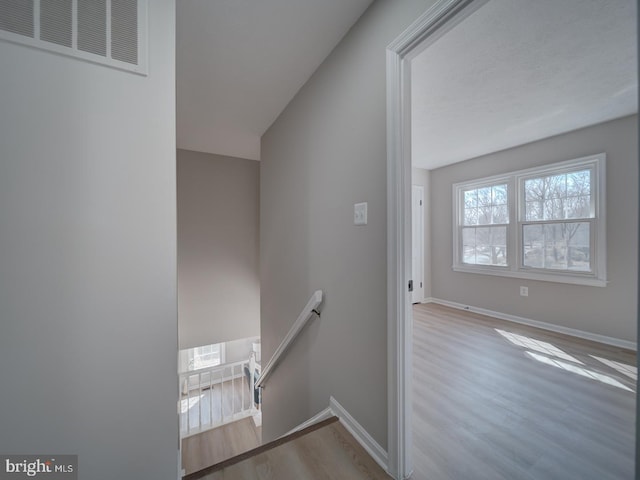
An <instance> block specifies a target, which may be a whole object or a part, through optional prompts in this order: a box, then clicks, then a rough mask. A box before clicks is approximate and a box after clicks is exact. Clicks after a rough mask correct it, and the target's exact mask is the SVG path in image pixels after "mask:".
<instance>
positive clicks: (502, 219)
mask: <svg viewBox="0 0 640 480" xmlns="http://www.w3.org/2000/svg"><path fill="white" fill-rule="evenodd" d="M507 193H508V186H507V185H506V184H499V185H490V186H486V187H482V188H476V189H473V190H465V191H464V192H463V196H464V213H463V228H462V245H463V262H464V263H468V264H473V265H500V266H506V265H507V227H506V225H507V224H508V223H509V208H508V205H507V201H508V195H507Z"/></svg>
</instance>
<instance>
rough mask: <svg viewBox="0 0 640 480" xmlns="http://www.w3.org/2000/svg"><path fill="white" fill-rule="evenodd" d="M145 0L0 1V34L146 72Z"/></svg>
mask: <svg viewBox="0 0 640 480" xmlns="http://www.w3.org/2000/svg"><path fill="white" fill-rule="evenodd" d="M147 1H148V0H0V39H2V40H8V41H10V42H14V43H21V44H26V45H29V46H32V47H37V48H40V49H44V50H49V51H53V52H56V53H62V54H65V55H70V56H73V57H77V58H81V59H83V60H88V61H91V62H95V63H101V64H105V65H108V66H111V67H115V68H119V69H123V70H128V71H132V72H135V73H142V74H146V68H147V58H146V42H147V38H146V33H147V25H146V18H147Z"/></svg>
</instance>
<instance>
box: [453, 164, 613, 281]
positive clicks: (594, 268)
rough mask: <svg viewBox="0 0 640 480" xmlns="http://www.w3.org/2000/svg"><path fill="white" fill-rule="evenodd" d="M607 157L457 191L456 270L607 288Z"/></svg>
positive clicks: (458, 186)
mask: <svg viewBox="0 0 640 480" xmlns="http://www.w3.org/2000/svg"><path fill="white" fill-rule="evenodd" d="M604 180H605V154H599V155H594V156H591V157H585V158H580V159H576V160H571V161H568V162H561V163H556V164H553V165H547V166H544V167H537V168H534V169H530V170H524V171H519V172H511V173H509V174H506V175H503V176H500V177H491V178H485V179H480V180H476V181H471V182H464V183H459V184H456V185H454V186H453V187H454V208H455V215H454V217H455V218H454V232H453V237H454V259H453V260H454V261H453V269H454V270H455V271H462V272H474V273H484V274H490V275H502V276H511V277H518V278H530V279H535V280H547V281H553V282H563V283H576V284H581V285H596V286H605V285H606V258H605V257H606V244H605V234H606V228H605V227H606V226H605V205H604V202H605V192H604V185H605V183H604Z"/></svg>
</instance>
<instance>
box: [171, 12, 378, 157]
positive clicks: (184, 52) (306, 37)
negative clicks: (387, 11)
mask: <svg viewBox="0 0 640 480" xmlns="http://www.w3.org/2000/svg"><path fill="white" fill-rule="evenodd" d="M371 1H372V0H321V1H319V0H179V1H178V2H177V12H176V13H177V24H176V29H177V31H176V36H177V47H176V48H177V51H176V62H177V143H178V148H184V149H189V150H196V151H201V152H209V153H218V154H222V155H229V156H234V157H241V158H249V159H254V160H258V159H259V158H260V137H261V136H262V134H263V133H264V132H265V131H266V130H267V128H269V126H270V125H271V124H272V123H273V121H274V120H275V119H276V118H277V117H278V115H279V114H280V113H281V112H282V110H283V109H284V108H285V106H286V105H287V103H289V101H290V100H291V99H292V98H293V96H294V95H295V94H296V92H297V91H298V90H299V89H300V87H302V85H304V83H305V82H306V81H307V80H308V79H309V77H310V76H311V74H312V73H313V72H314V71H315V70H316V68H317V67H318V66H319V65H320V64H321V63H322V61H323V60H324V59H325V58H326V57H327V55H328V54H329V53H330V52H331V50H333V48H334V47H335V46H336V45H337V44H338V42H339V41H340V40H341V39H342V37H343V36H344V35H345V34H346V33H347V31H348V30H349V28H351V26H352V25H353V24H354V23H355V22H356V20H357V19H358V18H359V17H360V15H361V14H362V13H363V12H364V11H365V10H366V8H367V7H368V6H369V4H370V3H371Z"/></svg>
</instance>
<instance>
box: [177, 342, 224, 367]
mask: <svg viewBox="0 0 640 480" xmlns="http://www.w3.org/2000/svg"><path fill="white" fill-rule="evenodd" d="M224 362H225V344H224V343H214V344H212V345H203V346H201V347H193V348H187V349H184V350H180V367H179V369H180V372H190V371H193V370H199V369H201V368H208V367H215V366H216V365H221V364H223V363H224Z"/></svg>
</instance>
